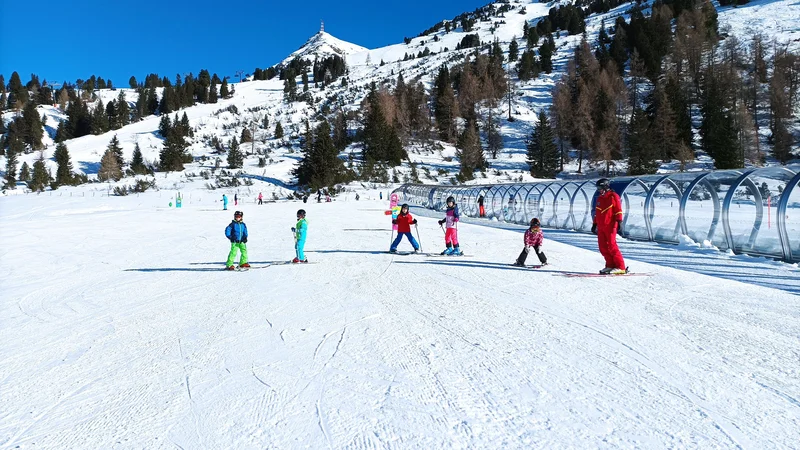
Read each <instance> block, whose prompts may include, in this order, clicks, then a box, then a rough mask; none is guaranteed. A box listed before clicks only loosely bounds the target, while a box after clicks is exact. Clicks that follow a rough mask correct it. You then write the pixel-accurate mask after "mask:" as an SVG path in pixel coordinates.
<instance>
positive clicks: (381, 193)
mask: <svg viewBox="0 0 800 450" xmlns="http://www.w3.org/2000/svg"><path fill="white" fill-rule="evenodd" d="M378 197H379V198H380V199H381V200H383V191H380V192H378Z"/></svg>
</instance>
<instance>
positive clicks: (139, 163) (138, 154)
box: [131, 142, 149, 175]
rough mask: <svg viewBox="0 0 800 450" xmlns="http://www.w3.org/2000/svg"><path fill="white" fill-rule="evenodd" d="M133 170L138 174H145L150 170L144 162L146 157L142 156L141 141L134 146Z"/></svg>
mask: <svg viewBox="0 0 800 450" xmlns="http://www.w3.org/2000/svg"><path fill="white" fill-rule="evenodd" d="M131 170H132V171H133V173H135V174H136V175H144V174H146V173H148V172H149V170H148V169H147V166H146V165H145V164H144V157H143V156H142V149H141V148H139V143H138V142H137V143H136V146H135V147H134V148H133V157H132V158H131Z"/></svg>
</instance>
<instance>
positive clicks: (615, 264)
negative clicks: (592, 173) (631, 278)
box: [592, 178, 628, 275]
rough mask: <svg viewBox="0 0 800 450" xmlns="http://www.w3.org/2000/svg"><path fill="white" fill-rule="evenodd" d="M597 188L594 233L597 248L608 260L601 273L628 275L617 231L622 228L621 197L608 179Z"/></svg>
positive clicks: (599, 182)
mask: <svg viewBox="0 0 800 450" xmlns="http://www.w3.org/2000/svg"><path fill="white" fill-rule="evenodd" d="M595 186H597V193H598V195H597V201H596V202H595V214H594V219H593V220H592V233H594V234H596V235H597V246H598V247H599V249H600V254H601V255H603V258H605V260H606V266H605V267H604V268H603V269H602V270H601V271H600V273H601V274H615V275H616V274H623V273H627V272H628V269H627V267H625V260H624V259H623V258H622V252H620V251H619V247H618V246H617V231H618V230H619V229H620V227H622V202H621V201H620V198H619V195H617V193H616V192H614V190H613V189H611V183H610V182H609V180H608V178H601V179H599V180H597V182H596V183H595Z"/></svg>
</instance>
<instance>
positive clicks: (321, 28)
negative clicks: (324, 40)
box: [319, 20, 325, 33]
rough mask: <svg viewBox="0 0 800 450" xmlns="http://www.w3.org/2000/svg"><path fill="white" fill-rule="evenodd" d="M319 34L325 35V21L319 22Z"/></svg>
mask: <svg viewBox="0 0 800 450" xmlns="http://www.w3.org/2000/svg"><path fill="white" fill-rule="evenodd" d="M319 32H320V33H324V32H325V21H324V20H320V21H319Z"/></svg>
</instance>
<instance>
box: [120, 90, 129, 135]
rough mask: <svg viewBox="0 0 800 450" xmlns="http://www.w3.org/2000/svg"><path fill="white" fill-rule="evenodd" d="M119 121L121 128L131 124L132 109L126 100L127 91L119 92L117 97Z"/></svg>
mask: <svg viewBox="0 0 800 450" xmlns="http://www.w3.org/2000/svg"><path fill="white" fill-rule="evenodd" d="M117 121H118V122H119V126H120V127H124V126H125V125H128V124H129V123H131V109H130V106H128V101H127V100H125V91H119V95H118V96H117Z"/></svg>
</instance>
